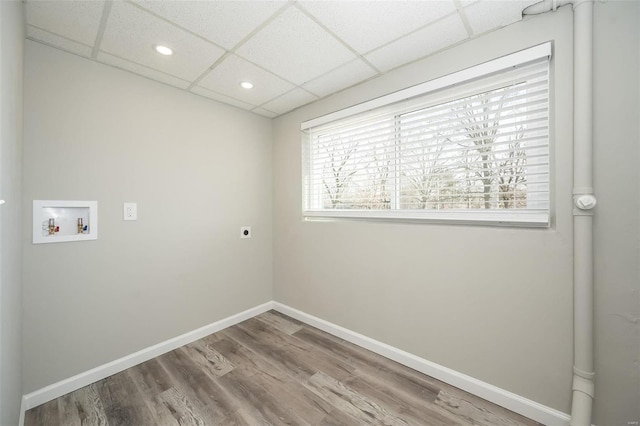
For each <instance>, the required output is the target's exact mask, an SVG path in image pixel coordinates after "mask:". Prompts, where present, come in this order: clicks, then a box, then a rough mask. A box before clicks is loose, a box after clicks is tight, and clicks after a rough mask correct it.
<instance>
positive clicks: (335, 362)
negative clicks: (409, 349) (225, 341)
mask: <svg viewBox="0 0 640 426" xmlns="http://www.w3.org/2000/svg"><path fill="white" fill-rule="evenodd" d="M275 331H276V330H275V329H274V328H273V327H271V326H269V325H267V324H265V323H262V322H260V321H258V320H255V319H250V320H247V321H244V322H243V323H241V324H238V327H237V328H233V329H229V330H228V331H226V333H227V334H229V335H231V336H232V337H233V338H234V339H235V340H237V341H239V342H240V343H242V344H243V345H245V346H247V347H248V348H250V349H252V350H253V351H254V352H256V353H261V354H266V355H267V356H268V357H269V359H272V360H273V361H274V362H278V363H281V364H282V365H281V367H282V368H284V369H286V370H288V371H291V372H292V373H293V374H295V375H296V376H297V377H299V378H300V379H301V380H302V379H309V378H310V377H311V376H313V375H314V374H315V373H317V372H318V371H323V372H324V373H326V374H328V375H329V376H331V377H334V378H336V379H338V380H342V379H346V378H348V377H350V376H351V375H352V374H353V370H354V369H353V367H351V366H350V365H349V364H347V363H344V362H342V361H340V360H339V359H331V358H327V357H324V356H318V352H317V351H315V350H314V349H313V348H312V347H311V346H309V345H307V344H305V342H303V341H301V340H300V339H296V338H293V337H292V336H289V335H287V334H283V333H277V332H275Z"/></svg>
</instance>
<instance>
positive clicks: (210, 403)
mask: <svg viewBox="0 0 640 426" xmlns="http://www.w3.org/2000/svg"><path fill="white" fill-rule="evenodd" d="M158 360H159V361H160V364H162V365H163V367H164V368H165V369H166V370H167V371H168V372H169V374H170V376H171V377H172V379H173V383H174V386H173V387H175V388H176V389H178V390H180V391H181V392H182V393H183V394H184V395H186V396H187V397H189V398H190V400H191V403H192V404H193V405H194V406H195V407H196V408H197V410H198V411H199V412H200V415H201V416H202V417H204V418H205V419H206V420H207V421H208V422H209V423H207V424H220V423H223V422H225V421H226V419H228V418H230V417H232V418H235V413H236V411H237V409H238V404H237V403H236V402H235V401H234V399H233V398H231V397H230V392H229V391H228V390H227V389H224V388H222V387H221V386H220V385H219V384H218V383H217V382H215V381H213V379H212V378H211V376H209V374H208V373H207V372H205V371H204V370H202V369H200V367H199V366H198V364H197V363H196V362H195V361H193V360H192V359H191V358H190V356H189V354H188V353H187V352H185V351H183V350H182V348H180V349H176V350H174V351H171V352H168V353H166V354H164V355H161V356H160V357H158Z"/></svg>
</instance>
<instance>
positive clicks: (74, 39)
mask: <svg viewBox="0 0 640 426" xmlns="http://www.w3.org/2000/svg"><path fill="white" fill-rule="evenodd" d="M536 2H537V0H421V1H420V0H418V1H416V0H414V1H402V0H396V1H349V0H341V1H306V0H299V1H266V0H261V1H217V0H208V1H207V0H200V1H184V0H181V1H176V0H131V1H129V0H113V1H111V0H106V1H104V0H91V1H77V0H54V1H51V0H26V1H25V8H26V18H27V38H28V39H30V40H33V41H36V42H39V43H43V44H46V45H49V46H52V47H55V48H58V49H61V50H64V51H67V52H70V53H73V54H76V55H79V56H82V57H85V58H88V59H91V60H94V61H98V62H101V63H103V64H106V65H110V66H114V67H117V68H120V69H124V70H127V71H130V72H133V73H135V74H138V75H141V76H144V77H147V78H150V79H153V80H156V81H159V82H162V83H165V84H168V85H171V86H174V87H177V88H179V89H183V90H186V91H189V92H192V93H194V94H197V95H200V96H205V97H207V98H211V99H214V100H216V101H220V102H223V103H226V104H229V105H233V106H236V107H239V108H242V109H245V110H248V111H252V112H254V113H256V114H260V115H263V116H266V117H276V116H278V115H281V114H284V113H286V112H289V111H291V110H293V109H295V108H297V107H299V106H302V105H305V104H307V103H310V102H313V101H315V100H317V99H320V98H323V97H326V96H329V95H330V94H332V93H335V92H337V91H340V90H342V89H345V88H347V87H350V86H353V85H356V84H358V83H360V82H362V81H364V80H368V79H370V78H372V77H375V76H377V75H380V74H382V73H385V72H387V71H389V70H391V69H394V68H397V67H399V66H402V65H405V64H407V63H410V62H413V61H416V60H418V59H420V58H423V57H425V56H428V55H431V54H433V53H435V52H437V51H439V50H442V49H446V48H448V47H450V46H453V45H455V44H458V43H461V42H463V41H465V40H467V39H469V38H473V37H477V36H478V35H481V34H483V33H486V32H488V31H493V30H495V29H497V28H500V27H503V26H506V25H509V24H511V23H513V22H516V21H519V20H520V19H522V9H524V8H525V7H526V6H528V5H530V4H533V3H536ZM155 45H165V46H168V47H170V48H171V49H173V52H174V54H173V55H171V56H162V55H159V54H158V53H156V51H155V50H154V49H153V47H154V46H155ZM242 81H250V82H251V83H253V85H254V88H253V89H250V90H247V89H243V88H242V87H240V82H242Z"/></svg>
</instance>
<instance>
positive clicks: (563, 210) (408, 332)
mask: <svg viewBox="0 0 640 426" xmlns="http://www.w3.org/2000/svg"><path fill="white" fill-rule="evenodd" d="M548 40H553V41H554V51H555V56H554V59H553V62H552V76H553V82H554V85H555V87H554V88H553V90H552V92H553V95H552V106H553V108H554V110H555V115H554V126H553V128H554V131H553V133H552V141H551V143H552V148H551V151H552V158H553V161H554V165H553V168H552V173H553V179H554V181H555V183H554V185H553V194H552V202H553V205H554V206H553V225H552V227H551V228H550V229H518V228H509V229H505V228H495V227H483V226H461V225H457V226H446V225H429V224H393V223H372V222H303V221H302V220H301V193H302V190H301V134H300V122H301V121H304V120H307V119H311V118H314V117H317V116H320V115H323V114H325V113H328V112H331V111H335V110H338V109H340V108H343V107H347V106H350V105H353V104H356V103H358V102H362V101H365V100H368V99H371V98H374V97H377V96H380V95H382V94H385V93H389V92H392V91H395V90H398V89H401V88H404V87H408V86H411V85H414V84H418V83H421V82H423V81H427V80H430V79H432V78H434V77H438V76H441V75H445V74H447V73H450V72H453V71H457V70H460V69H463V68H466V67H468V66H472V65H475V64H477V63H480V62H484V61H487V60H490V59H493V58H495V57H499V56H502V55H505V54H508V53H511V52H514V51H517V50H520V49H523V48H527V47H530V46H533V45H536V44H539V43H542V42H545V41H548ZM572 54H573V53H572V11H571V10H570V9H568V8H563V9H561V10H559V11H558V12H557V13H554V14H547V15H544V16H539V17H535V18H532V19H527V20H526V21H524V22H521V23H517V24H514V25H512V26H510V27H507V28H505V29H502V30H499V31H495V32H493V33H490V34H488V35H486V36H484V37H482V38H479V39H475V40H472V41H469V42H467V43H464V44H462V45H460V46H458V47H455V48H452V49H449V50H446V51H444V52H442V53H439V54H437V55H434V56H431V57H429V58H427V59H425V60H423V61H421V62H417V63H414V64H412V65H409V66H406V67H403V68H400V69H398V70H396V71H392V72H390V73H388V74H386V75H384V76H382V77H380V78H377V79H375V80H372V81H370V82H367V83H364V84H362V85H359V86H357V87H354V88H352V89H349V90H346V91H344V92H341V93H339V94H336V95H334V96H333V97H330V98H328V99H326V100H322V101H319V102H316V103H314V104H312V105H310V106H308V107H305V108H301V109H299V110H297V111H294V112H292V113H290V114H288V115H286V116H283V117H280V118H278V119H276V120H275V122H274V237H275V240H274V294H275V297H276V300H278V301H280V302H283V303H286V304H288V305H291V306H293V307H295V308H298V309H300V310H303V311H306V312H309V313H311V314H313V315H316V316H318V317H321V318H323V319H326V320H328V321H331V322H334V323H337V324H339V325H341V326H344V327H347V328H349V329H352V330H355V331H357V332H360V333H362V334H365V335H367V336H370V337H373V338H375V339H377V340H380V341H383V342H385V343H388V344H391V345H393V346H395V347H398V348H400V349H403V350H406V351H408V352H411V353H413V354H415V355H418V356H420V357H423V358H426V359H428V360H430V361H433V362H436V363H438V364H441V365H444V366H446V367H449V368H452V369H454V370H457V371H460V372H462V373H465V374H468V375H470V376H473V377H476V378H478V379H480V380H483V381H485V382H488V383H491V384H493V385H496V386H499V387H501V388H504V389H507V390H509V391H512V392H514V393H517V394H520V395H523V396H525V397H527V398H530V399H533V400H535V401H538V402H540V403H542V404H545V405H547V406H551V407H553V408H556V409H558V410H561V411H564V412H569V404H570V396H571V375H572V370H571V366H572V311H571V306H572V261H571V257H572V247H571V242H572V216H571V186H572V167H571V153H572V96H573V94H572Z"/></svg>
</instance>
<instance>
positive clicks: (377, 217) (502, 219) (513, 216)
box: [303, 210, 549, 228]
mask: <svg viewBox="0 0 640 426" xmlns="http://www.w3.org/2000/svg"><path fill="white" fill-rule="evenodd" d="M303 217H304V220H305V221H334V220H368V221H369V220H370V221H381V222H410V223H431V224H448V225H483V226H509V227H522V228H548V227H549V214H548V213H547V212H526V213H525V212H518V213H514V212H502V211H499V212H495V211H494V212H483V211H439V212H433V211H428V212H425V211H422V210H403V211H392V210H386V211H372V210H305V211H303Z"/></svg>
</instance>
